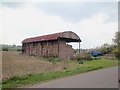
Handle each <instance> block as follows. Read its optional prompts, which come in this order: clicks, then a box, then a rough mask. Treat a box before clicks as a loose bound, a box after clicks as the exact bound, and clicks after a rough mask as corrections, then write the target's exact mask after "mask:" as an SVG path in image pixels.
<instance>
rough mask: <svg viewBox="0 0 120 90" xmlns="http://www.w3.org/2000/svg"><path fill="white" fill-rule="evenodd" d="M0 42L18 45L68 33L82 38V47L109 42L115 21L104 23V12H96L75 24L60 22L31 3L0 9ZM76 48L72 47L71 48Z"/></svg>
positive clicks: (112, 35) (115, 29)
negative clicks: (42, 37) (14, 7)
mask: <svg viewBox="0 0 120 90" xmlns="http://www.w3.org/2000/svg"><path fill="white" fill-rule="evenodd" d="M2 10H3V11H2V43H6V44H21V41H22V40H23V39H25V38H27V37H33V36H39V35H44V34H49V33H55V32H61V31H65V30H71V31H73V32H75V33H77V34H78V35H79V36H80V38H81V39H82V45H81V47H82V48H91V47H95V46H99V45H102V44H103V43H111V42H112V41H111V39H112V38H113V37H114V33H115V32H116V31H117V30H118V29H117V22H110V21H109V22H107V21H106V20H107V18H108V17H109V14H108V13H103V12H100V13H96V14H93V16H91V17H90V18H87V19H84V20H82V21H80V22H79V23H71V22H67V21H64V20H63V19H62V18H61V17H59V16H52V15H48V14H46V13H44V12H42V11H40V10H38V9H36V8H34V7H32V5H31V4H29V5H27V6H24V7H23V8H18V9H10V8H7V7H4V9H2ZM76 46H77V47H78V45H74V47H76Z"/></svg>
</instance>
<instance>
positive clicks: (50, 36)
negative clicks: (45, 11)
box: [22, 31, 81, 43]
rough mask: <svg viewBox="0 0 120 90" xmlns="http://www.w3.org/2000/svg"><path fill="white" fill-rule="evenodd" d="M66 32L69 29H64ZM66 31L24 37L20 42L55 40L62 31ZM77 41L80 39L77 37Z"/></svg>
mask: <svg viewBox="0 0 120 90" xmlns="http://www.w3.org/2000/svg"><path fill="white" fill-rule="evenodd" d="M66 32H71V31H66ZM66 32H59V33H54V34H48V35H43V36H38V37H32V38H27V39H24V40H23V41H22V43H28V42H38V41H50V40H57V39H58V38H59V37H62V34H63V33H66ZM72 33H73V32H72ZM78 41H81V40H80V39H79V40H78Z"/></svg>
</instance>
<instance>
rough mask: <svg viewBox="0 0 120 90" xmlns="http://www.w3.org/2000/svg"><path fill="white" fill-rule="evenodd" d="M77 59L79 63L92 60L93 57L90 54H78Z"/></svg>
mask: <svg viewBox="0 0 120 90" xmlns="http://www.w3.org/2000/svg"><path fill="white" fill-rule="evenodd" d="M75 59H76V60H78V61H81V60H92V58H91V55H90V54H89V53H81V54H77V55H76V56H75Z"/></svg>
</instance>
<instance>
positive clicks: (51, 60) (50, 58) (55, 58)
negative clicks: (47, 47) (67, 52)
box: [47, 57, 62, 62]
mask: <svg viewBox="0 0 120 90" xmlns="http://www.w3.org/2000/svg"><path fill="white" fill-rule="evenodd" d="M47 60H48V61H50V62H60V61H61V60H62V59H61V58H57V57H47Z"/></svg>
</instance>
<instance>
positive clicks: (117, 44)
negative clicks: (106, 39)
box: [113, 31, 120, 60]
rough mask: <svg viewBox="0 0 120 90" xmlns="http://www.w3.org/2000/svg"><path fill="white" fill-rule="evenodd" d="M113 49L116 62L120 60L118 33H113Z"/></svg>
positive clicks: (119, 38) (119, 33) (119, 35)
mask: <svg viewBox="0 0 120 90" xmlns="http://www.w3.org/2000/svg"><path fill="white" fill-rule="evenodd" d="M113 42H114V44H115V47H114V49H113V53H115V55H116V57H117V58H118V60H119V59H120V31H118V32H116V33H115V37H114V39H113Z"/></svg>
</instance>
